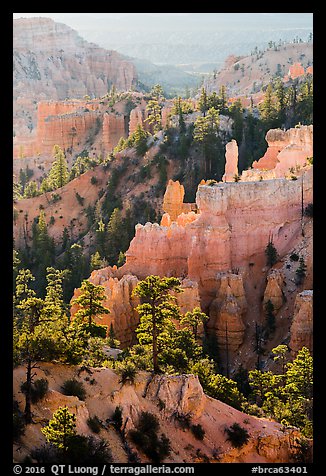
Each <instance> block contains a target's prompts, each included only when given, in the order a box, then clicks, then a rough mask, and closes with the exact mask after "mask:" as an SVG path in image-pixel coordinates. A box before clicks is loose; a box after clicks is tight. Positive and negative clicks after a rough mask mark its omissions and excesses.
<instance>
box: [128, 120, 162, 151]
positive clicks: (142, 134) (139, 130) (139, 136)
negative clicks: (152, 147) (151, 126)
mask: <svg viewBox="0 0 326 476" xmlns="http://www.w3.org/2000/svg"><path fill="white" fill-rule="evenodd" d="M155 132H157V130H155ZM148 136H149V134H148V132H146V131H145V130H144V129H143V127H142V125H141V124H139V123H138V124H137V127H136V130H135V132H134V133H133V135H132V141H133V146H134V147H135V149H136V152H137V154H138V155H140V156H144V155H145V154H146V152H147V148H148V147H147V139H148Z"/></svg>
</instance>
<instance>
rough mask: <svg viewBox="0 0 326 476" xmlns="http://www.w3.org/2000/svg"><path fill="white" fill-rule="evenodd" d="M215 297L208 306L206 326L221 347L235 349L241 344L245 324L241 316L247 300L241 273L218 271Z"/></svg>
mask: <svg viewBox="0 0 326 476" xmlns="http://www.w3.org/2000/svg"><path fill="white" fill-rule="evenodd" d="M216 281H217V293H216V298H215V299H214V301H213V302H212V304H211V305H210V308H209V317H210V319H209V321H208V324H207V326H208V328H209V329H211V330H212V331H213V332H215V334H216V337H217V343H218V346H219V347H220V348H221V349H226V346H228V349H229V350H230V351H236V350H237V349H238V347H239V346H240V345H241V344H242V341H243V336H244V331H245V325H244V323H243V320H242V316H243V314H244V312H245V311H246V309H247V301H246V297H245V291H244V287H243V278H242V276H241V275H237V274H232V273H218V274H217V275H216Z"/></svg>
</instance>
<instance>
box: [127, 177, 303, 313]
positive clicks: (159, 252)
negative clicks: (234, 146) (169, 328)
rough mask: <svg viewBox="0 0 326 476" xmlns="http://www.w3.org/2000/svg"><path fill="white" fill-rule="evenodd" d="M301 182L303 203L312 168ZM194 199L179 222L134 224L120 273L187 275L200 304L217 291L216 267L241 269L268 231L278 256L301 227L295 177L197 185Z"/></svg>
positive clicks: (261, 251) (263, 243) (256, 252)
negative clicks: (190, 214) (193, 212)
mask: <svg viewBox="0 0 326 476" xmlns="http://www.w3.org/2000/svg"><path fill="white" fill-rule="evenodd" d="M170 187H171V185H170ZM174 187H175V188H176V190H177V191H178V194H179V195H178V197H179V198H178V200H175V202H173V201H172V203H173V205H175V203H177V204H179V205H180V200H181V198H182V189H181V187H180V184H179V185H178V184H177V186H174ZM303 187H304V188H303V194H304V203H309V202H311V201H312V169H309V170H308V171H307V172H306V173H305V175H304V182H303ZM196 202H197V206H198V210H199V213H198V215H197V217H196V219H195V220H193V221H192V222H191V223H187V224H185V226H182V225H178V224H177V223H171V226H169V227H167V226H159V225H158V224H151V223H147V224H146V225H136V235H135V237H134V239H133V240H132V241H131V243H130V247H129V250H128V251H127V252H126V264H125V265H124V266H123V267H122V268H120V269H121V272H122V273H123V272H125V273H127V272H129V273H132V274H135V275H136V276H138V277H140V278H143V277H145V276H147V275H148V274H158V275H161V276H189V278H190V279H192V280H196V281H197V282H198V283H199V292H200V295H201V299H202V303H203V302H206V304H209V302H210V301H211V300H212V296H214V293H216V290H217V289H216V272H218V271H227V270H231V269H233V268H240V269H241V268H243V269H247V266H248V262H250V261H251V259H252V258H253V257H255V256H261V257H262V258H263V257H264V254H265V248H266V244H267V243H268V240H269V237H270V234H272V235H273V241H274V245H275V247H276V249H277V250H278V253H279V255H280V256H281V257H282V256H284V255H285V254H286V253H287V252H288V251H289V249H290V243H291V239H292V237H295V236H297V234H299V233H300V232H301V181H293V180H287V179H276V180H270V181H258V182H242V181H240V182H238V183H237V184H233V183H220V184H217V185H214V186H209V185H200V186H199V187H198V191H197V196H196ZM170 203H171V202H170ZM174 210H175V211H174V213H175V214H177V211H176V210H177V207H174ZM170 211H171V209H170ZM203 300H204V301H203ZM204 306H205V304H204Z"/></svg>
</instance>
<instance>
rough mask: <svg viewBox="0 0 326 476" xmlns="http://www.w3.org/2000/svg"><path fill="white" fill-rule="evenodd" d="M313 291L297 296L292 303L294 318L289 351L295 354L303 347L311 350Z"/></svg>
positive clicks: (303, 292)
mask: <svg viewBox="0 0 326 476" xmlns="http://www.w3.org/2000/svg"><path fill="white" fill-rule="evenodd" d="M312 306H313V291H312V290H306V291H302V292H301V293H299V294H297V296H296V299H295V303H294V317H293V321H292V325H291V340H290V344H289V345H290V349H291V351H292V352H293V354H296V353H297V352H298V350H300V349H301V348H302V347H303V346H305V347H308V349H309V350H310V351H311V352H312V350H313V321H312V314H313V307H312Z"/></svg>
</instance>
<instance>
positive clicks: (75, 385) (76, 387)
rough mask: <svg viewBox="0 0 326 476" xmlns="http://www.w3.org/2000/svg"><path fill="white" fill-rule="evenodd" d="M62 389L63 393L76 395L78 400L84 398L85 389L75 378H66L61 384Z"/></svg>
mask: <svg viewBox="0 0 326 476" xmlns="http://www.w3.org/2000/svg"><path fill="white" fill-rule="evenodd" d="M61 388H62V391H63V393H64V395H70V396H71V395H73V396H75V397H78V398H79V399H80V400H85V397H86V390H85V388H84V385H83V383H82V382H79V381H78V380H76V379H74V378H73V379H69V380H66V381H65V382H64V383H63V385H62V387H61Z"/></svg>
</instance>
